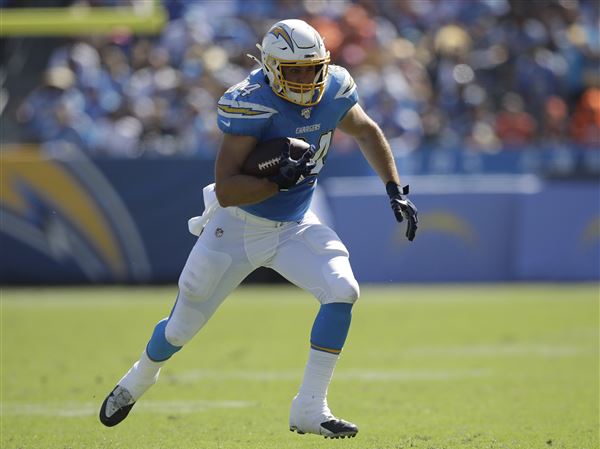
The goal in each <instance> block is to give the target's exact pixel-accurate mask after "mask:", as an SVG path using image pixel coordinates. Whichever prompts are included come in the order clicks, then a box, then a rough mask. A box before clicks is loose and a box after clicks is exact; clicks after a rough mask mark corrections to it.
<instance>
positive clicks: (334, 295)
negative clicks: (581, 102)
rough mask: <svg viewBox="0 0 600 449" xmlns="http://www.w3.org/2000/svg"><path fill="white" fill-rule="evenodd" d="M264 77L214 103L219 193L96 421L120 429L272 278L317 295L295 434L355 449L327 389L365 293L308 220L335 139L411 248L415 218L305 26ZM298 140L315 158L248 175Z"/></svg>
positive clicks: (336, 69) (383, 149) (326, 232)
mask: <svg viewBox="0 0 600 449" xmlns="http://www.w3.org/2000/svg"><path fill="white" fill-rule="evenodd" d="M257 47H258V48H259V50H260V56H261V58H260V61H259V60H258V59H256V58H254V59H256V61H257V62H258V63H259V64H260V68H259V69H257V70H254V71H253V72H251V73H250V75H249V76H248V77H247V78H246V79H245V80H244V81H242V82H241V83H239V84H237V85H235V86H233V87H231V88H230V89H229V90H227V91H226V92H225V94H224V95H223V96H222V97H221V99H220V100H219V102H218V106H217V107H218V124H219V127H220V129H221V130H222V131H223V134H224V135H223V141H222V144H221V147H220V150H219V153H218V156H217V160H216V168H215V184H212V185H210V186H207V187H205V189H204V201H205V211H204V214H203V215H202V217H197V218H195V219H192V220H190V223H189V225H190V231H191V232H192V233H194V234H196V235H199V238H198V240H197V243H196V244H195V246H194V247H193V249H192V251H191V253H190V255H189V258H188V260H187V262H186V264H185V266H184V268H183V271H182V273H181V276H180V279H179V293H178V296H177V300H176V302H175V305H174V307H173V310H172V311H171V314H170V316H169V317H168V318H165V319H164V320H162V321H160V322H159V323H158V324H157V325H156V327H155V329H154V332H153V333H152V336H151V337H150V340H149V342H148V345H147V346H146V348H145V350H144V351H143V352H142V355H141V358H140V359H139V361H137V362H136V363H135V364H134V365H133V367H132V368H131V369H130V370H129V371H128V372H127V373H126V374H125V375H124V376H123V378H122V379H121V380H119V382H118V383H117V386H116V387H115V388H114V390H113V391H112V392H111V393H110V394H109V395H108V396H107V398H106V399H105V400H104V403H103V404H102V408H101V410H100V420H101V421H102V423H103V424H105V425H107V426H114V425H116V424H118V423H119V422H121V421H122V420H123V419H124V418H125V417H126V416H127V414H128V413H129V411H130V410H131V408H132V407H133V405H134V404H135V402H136V401H137V400H138V399H139V398H140V397H141V396H142V395H143V394H144V392H145V391H146V390H147V389H148V388H150V387H151V386H152V385H153V384H154V383H155V382H156V380H157V378H158V375H159V372H160V369H161V367H162V366H163V365H164V364H165V362H166V361H167V360H168V359H169V358H170V357H171V356H172V355H173V354H174V353H176V352H177V351H179V350H180V349H181V347H182V346H183V345H184V344H186V343H187V342H188V341H190V339H191V338H192V337H193V336H194V335H195V334H196V333H197V332H198V331H199V330H200V329H201V328H202V327H203V326H204V324H206V322H207V321H208V320H209V318H210V317H211V315H212V314H213V313H214V312H215V310H216V309H217V307H219V305H220V304H221V303H222V302H223V300H224V299H225V298H226V297H227V296H228V295H229V294H230V293H231V291H232V290H233V289H235V288H236V287H237V286H238V285H239V283H240V282H241V281H242V280H243V279H244V278H245V277H246V276H247V275H248V274H249V273H251V272H252V271H253V270H255V269H256V268H258V267H261V266H262V267H270V268H272V269H274V270H275V271H277V272H279V273H280V274H281V275H283V276H284V277H285V278H287V279H288V280H289V281H291V282H292V283H294V284H296V285H297V286H299V287H301V288H303V289H304V290H306V291H308V292H310V293H311V294H312V295H314V296H315V297H316V299H317V300H318V301H319V302H320V304H321V306H320V309H319V312H318V314H317V316H316V319H315V321H314V324H313V327H312V331H311V334H310V349H309V355H308V362H307V364H306V368H305V371H304V377H303V381H302V384H301V385H300V388H299V391H298V393H297V395H296V396H295V397H294V398H293V400H292V405H291V410H290V416H289V425H290V430H294V431H297V432H298V433H312V434H317V435H323V436H325V437H332V438H338V437H346V436H348V437H352V436H355V435H356V433H357V432H358V428H357V426H356V425H355V424H353V423H351V422H348V421H345V420H343V419H340V418H338V417H336V416H335V415H334V414H333V413H332V412H331V411H330V409H329V406H328V403H327V389H328V386H329V383H330V381H331V378H332V375H333V371H334V367H335V365H336V362H337V360H338V357H339V354H340V352H341V351H342V348H343V346H344V342H345V340H346V336H347V334H348V329H349V326H350V320H351V311H352V305H353V304H354V303H355V301H356V300H357V299H358V297H359V286H358V283H357V281H356V279H355V278H354V275H353V273H352V268H351V266H350V263H349V259H348V250H347V249H346V247H345V246H344V244H343V243H342V242H341V240H340V238H339V237H338V236H337V234H336V233H335V232H334V231H333V230H331V229H330V228H329V227H327V226H325V225H324V224H322V223H321V222H320V221H319V218H318V217H317V216H316V215H315V214H314V213H313V212H312V211H311V210H310V203H311V198H312V195H313V192H314V189H315V184H316V182H317V176H318V174H319V172H320V171H321V169H322V168H323V165H324V164H325V161H326V160H327V154H328V152H329V149H330V146H331V142H332V138H333V133H334V131H335V129H336V128H339V129H341V130H342V131H343V132H345V133H348V134H349V135H351V136H352V137H354V138H355V139H356V141H357V142H358V144H359V146H360V148H361V150H362V152H363V153H364V155H365V157H366V159H367V161H368V162H369V163H370V165H371V166H372V167H373V169H374V170H375V171H376V172H377V174H378V175H379V177H380V178H381V180H382V181H383V184H384V185H385V189H386V191H387V194H388V195H389V198H390V204H391V209H392V211H393V213H394V215H395V218H396V220H397V221H399V222H401V221H403V220H406V222H407V228H406V237H407V238H408V240H411V241H412V240H413V239H414V237H415V233H416V230H417V223H418V221H417V209H416V208H415V206H414V205H413V204H412V203H411V201H410V200H408V199H407V198H406V197H405V196H404V195H405V194H406V193H408V189H407V188H406V187H405V188H404V189H401V188H400V180H399V177H398V173H397V171H396V166H395V163H394V159H393V156H392V152H391V151H390V147H389V144H388V142H387V141H386V139H385V137H384V135H383V133H382V132H381V130H380V128H379V127H378V126H377V124H375V123H374V122H373V120H372V119H371V118H369V117H368V116H367V114H366V113H365V112H364V111H363V109H362V108H361V107H360V105H359V104H358V103H357V102H358V94H357V89H356V85H355V83H354V81H353V79H352V77H351V76H350V74H349V73H348V72H347V71H346V69H344V68H343V67H340V66H336V65H332V64H330V58H329V52H328V51H327V50H326V49H325V45H324V43H323V39H322V38H321V36H320V35H319V33H317V31H316V30H315V29H313V28H312V27H311V26H310V25H309V24H307V23H306V22H303V21H301V20H283V21H280V22H277V23H276V24H275V25H273V26H272V27H271V29H269V31H268V32H267V34H266V35H265V36H264V39H263V40H262V44H261V45H257ZM278 137H295V138H299V139H302V140H304V141H305V142H307V143H308V144H310V145H311V147H310V148H309V149H308V150H306V153H304V156H302V157H300V158H298V159H292V158H291V157H289V156H288V155H287V154H286V155H285V157H282V159H281V161H280V163H279V168H278V172H277V173H276V174H275V175H274V176H271V177H268V178H265V177H256V176H250V175H247V174H244V172H243V171H242V167H243V165H244V162H245V160H246V159H247V157H248V155H249V154H250V153H251V152H252V151H253V150H254V149H255V148H256V147H257V145H260V142H262V141H266V140H269V139H273V138H278Z"/></svg>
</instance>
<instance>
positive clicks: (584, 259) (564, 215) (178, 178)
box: [0, 149, 600, 284]
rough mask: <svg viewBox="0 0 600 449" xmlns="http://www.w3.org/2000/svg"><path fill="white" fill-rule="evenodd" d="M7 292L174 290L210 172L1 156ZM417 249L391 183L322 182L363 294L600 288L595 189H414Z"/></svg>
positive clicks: (450, 181)
mask: <svg viewBox="0 0 600 449" xmlns="http://www.w3.org/2000/svg"><path fill="white" fill-rule="evenodd" d="M0 169H1V172H0V182H1V189H0V213H1V217H0V218H1V219H0V283H2V284H12V283H18V284H65V283H150V282H161V283H162V282H176V280H177V277H178V275H179V273H180V270H181V268H182V267H183V264H184V263H185V260H186V258H187V255H188V253H189V251H190V249H191V247H192V246H193V244H194V241H195V238H194V237H193V236H192V235H191V234H189V233H188V230H187V220H188V218H189V217H191V216H194V215H198V214H199V213H201V212H202V209H203V204H202V187H203V186H204V185H205V184H207V183H209V182H212V180H213V163H212V162H210V161H202V160H177V159H161V160H158V159H155V160H114V159H107V160H95V161H91V160H89V159H87V158H85V157H81V156H80V157H78V158H76V159H72V160H64V161H61V160H56V159H49V158H46V157H43V156H42V155H41V154H40V153H39V152H36V151H34V150H31V151H30V150H25V149H21V150H19V151H4V152H3V154H2V164H0ZM408 181H410V183H411V187H412V189H413V191H414V195H413V198H414V200H415V203H416V204H417V206H418V207H419V212H420V215H419V218H420V224H419V232H418V234H417V239H416V240H415V241H414V242H412V243H408V242H407V241H406V239H405V238H404V230H405V225H404V224H402V225H397V224H396V223H395V221H394V218H393V215H392V213H391V211H390V208H389V205H388V200H387V197H386V195H385V193H384V190H383V186H382V185H381V182H380V181H379V180H378V179H376V178H374V177H372V176H368V177H365V176H360V177H357V178H351V177H342V178H333V177H331V176H330V177H329V178H327V177H325V178H324V179H323V182H322V183H321V185H320V187H319V188H320V190H321V192H320V193H321V195H320V198H322V200H321V201H319V205H320V208H321V210H322V212H323V216H327V217H328V220H327V221H328V222H331V223H332V225H333V226H334V228H335V229H336V231H337V232H338V234H339V235H340V237H341V238H342V239H343V241H344V242H345V243H346V245H347V246H348V248H349V250H350V254H351V261H352V265H353V267H354V270H355V274H356V276H357V278H358V279H359V281H362V282H467V281H482V282H483V281H512V280H555V281H563V280H564V281H572V280H598V279H599V277H600V276H599V272H600V261H599V259H600V188H599V184H598V181H597V180H595V181H580V182H575V181H562V182H561V181H552V182H541V181H539V179H537V178H536V177H533V176H512V177H511V176H492V175H487V176H479V177H475V176H471V175H470V176H437V177H436V176H414V177H412V178H410V179H408Z"/></svg>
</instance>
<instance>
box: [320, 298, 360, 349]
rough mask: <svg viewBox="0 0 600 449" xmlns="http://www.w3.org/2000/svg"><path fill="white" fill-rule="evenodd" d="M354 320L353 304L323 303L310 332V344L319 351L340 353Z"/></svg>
mask: <svg viewBox="0 0 600 449" xmlns="http://www.w3.org/2000/svg"><path fill="white" fill-rule="evenodd" d="M351 320H352V304H348V303H345V302H333V303H330V304H323V305H322V306H321V308H320V309H319V313H318V314H317V317H316V318H315V322H314V324H313V327H312V331H311V333H310V346H311V348H313V349H316V350H318V351H324V352H329V353H332V354H339V353H340V352H342V348H343V347H344V342H345V341H346V337H347V336H348V329H349V328H350V321H351Z"/></svg>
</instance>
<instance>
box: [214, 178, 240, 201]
mask: <svg viewBox="0 0 600 449" xmlns="http://www.w3.org/2000/svg"><path fill="white" fill-rule="evenodd" d="M215 194H216V195H217V201H218V202H219V205H220V206H221V207H230V206H235V204H234V202H233V201H232V197H231V194H229V193H228V192H227V189H226V188H225V187H224V186H223V184H222V183H216V184H215Z"/></svg>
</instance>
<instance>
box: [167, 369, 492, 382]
mask: <svg viewBox="0 0 600 449" xmlns="http://www.w3.org/2000/svg"><path fill="white" fill-rule="evenodd" d="M489 374H490V373H489V371H487V370H481V369H476V370H410V369H406V370H352V369H347V370H339V371H336V373H335V376H334V379H335V380H336V381H338V380H340V381H344V380H352V381H368V382H411V381H421V380H454V379H467V378H473V377H484V376H488V375H489ZM169 377H170V378H171V379H173V380H177V381H180V382H190V381H197V380H247V381H259V382H274V381H300V380H301V379H302V370H294V371H250V370H210V369H207V370H191V371H186V372H184V373H180V374H172V375H170V376H169Z"/></svg>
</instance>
